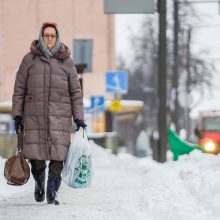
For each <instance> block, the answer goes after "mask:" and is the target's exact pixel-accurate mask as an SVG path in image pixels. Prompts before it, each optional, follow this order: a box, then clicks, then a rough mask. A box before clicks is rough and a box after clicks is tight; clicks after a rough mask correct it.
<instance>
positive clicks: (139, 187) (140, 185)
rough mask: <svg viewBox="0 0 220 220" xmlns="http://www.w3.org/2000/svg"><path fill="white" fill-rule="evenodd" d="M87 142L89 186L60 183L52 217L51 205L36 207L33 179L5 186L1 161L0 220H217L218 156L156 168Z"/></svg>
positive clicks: (196, 153) (194, 155)
mask: <svg viewBox="0 0 220 220" xmlns="http://www.w3.org/2000/svg"><path fill="white" fill-rule="evenodd" d="M90 143H91V144H92V147H93V155H92V156H93V163H94V168H95V173H94V179H93V184H92V186H91V187H89V188H86V189H81V190H77V189H72V188H70V187H67V186H65V184H64V183H63V184H62V187H61V190H60V200H61V205H60V206H59V208H58V209H59V210H57V212H56V213H54V208H53V207H51V206H48V205H46V204H36V203H35V201H34V200H33V188H34V182H33V179H32V178H31V180H29V182H28V183H27V184H25V185H24V186H22V187H14V186H8V185H7V184H6V181H5V179H4V177H3V168H4V162H5V160H4V159H0V175H1V176H2V178H1V179H0V206H1V207H0V208H1V210H2V212H0V219H3V218H4V219H12V217H14V216H16V217H17V219H22V213H23V214H24V213H25V215H26V217H27V218H32V219H46V220H47V219H52V218H53V217H56V218H62V219H72V218H74V219H77V220H85V219H89V220H90V219H95V220H99V219H100V220H101V219H106V220H123V219H124V220H133V219H137V220H146V219H148V220H164V219H167V220H176V219H178V220H186V219H187V220H207V219H211V220H218V219H220V209H219V204H220V183H219V182H220V155H208V154H203V153H201V152H200V151H193V152H192V153H191V154H190V155H184V156H181V157H180V159H179V161H175V162H174V161H169V162H166V163H165V164H159V163H157V162H155V161H153V160H152V159H151V158H150V157H147V158H141V159H138V158H136V157H134V156H132V155H130V154H125V153H120V154H118V155H117V156H115V155H112V154H111V153H110V151H109V150H106V149H103V148H101V147H99V146H97V145H96V144H94V143H93V142H90ZM18 192H19V194H18ZM12 197H13V199H12ZM21 198H22V200H21ZM20 201H22V202H23V203H21V204H20ZM18 204H20V205H18ZM22 204H23V205H22ZM28 204H30V207H31V209H30V207H29V205H28ZM42 205H44V209H41V208H40V207H42ZM21 208H22V209H21ZM82 209H83V212H82ZM39 210H40V211H39ZM58 211H59V212H58ZM1 213H4V215H3V214H1ZM19 216H21V218H20V217H19ZM45 216H47V217H46V218H45Z"/></svg>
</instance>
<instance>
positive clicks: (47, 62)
mask: <svg viewBox="0 0 220 220" xmlns="http://www.w3.org/2000/svg"><path fill="white" fill-rule="evenodd" d="M30 49H31V51H30V52H29V53H27V54H26V55H25V56H24V58H23V60H22V62H21V65H20V67H19V69H18V72H17V76H16V80H15V85H14V93H13V97H12V100H13V105H12V116H13V118H14V117H15V116H17V115H18V116H21V117H22V118H23V121H24V142H23V143H24V146H23V150H22V153H23V155H24V156H25V158H27V159H36V160H57V161H64V160H65V159H66V155H67V151H68V147H69V142H70V128H71V125H72V118H73V120H75V119H77V118H78V119H82V120H83V99H82V91H81V87H80V83H79V80H78V76H77V72H76V69H75V66H74V64H73V61H72V59H71V58H70V50H69V49H68V47H66V46H65V45H64V44H62V46H61V49H60V50H59V51H58V52H57V53H56V54H55V55H54V56H53V57H51V58H50V59H48V58H46V57H45V56H44V54H43V52H42V51H41V50H40V49H39V48H38V47H37V40H35V41H33V43H32V45H31V48H30Z"/></svg>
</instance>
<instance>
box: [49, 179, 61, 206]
mask: <svg viewBox="0 0 220 220" xmlns="http://www.w3.org/2000/svg"><path fill="white" fill-rule="evenodd" d="M60 184H61V179H60V178H51V177H49V178H48V181H47V203H48V204H55V205H59V204H60V203H59V201H58V200H57V193H58V190H59V188H60Z"/></svg>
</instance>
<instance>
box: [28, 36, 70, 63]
mask: <svg viewBox="0 0 220 220" xmlns="http://www.w3.org/2000/svg"><path fill="white" fill-rule="evenodd" d="M37 44H38V40H34V41H33V42H32V44H31V47H30V50H31V53H32V54H33V55H34V56H44V53H43V51H41V49H40V48H39V47H38V46H37ZM69 56H70V49H69V48H68V47H67V46H66V45H65V44H63V43H61V48H60V50H59V51H58V52H57V53H56V54H54V56H53V57H54V58H56V59H58V60H65V59H67V58H68V57H69ZM45 59H47V58H46V57H45Z"/></svg>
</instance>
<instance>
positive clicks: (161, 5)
mask: <svg viewBox="0 0 220 220" xmlns="http://www.w3.org/2000/svg"><path fill="white" fill-rule="evenodd" d="M166 3H167V1H166V0H158V11H159V51H158V52H159V54H158V55H159V60H158V61H159V62H158V65H159V66H158V79H159V87H158V94H159V111H158V113H159V115H158V131H159V141H158V158H157V159H158V162H165V161H166V151H167V121H166V117H167V108H166V107H167V106H166V93H167V90H166V82H167V62H166V58H167V42H166V25H167V23H166Z"/></svg>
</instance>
